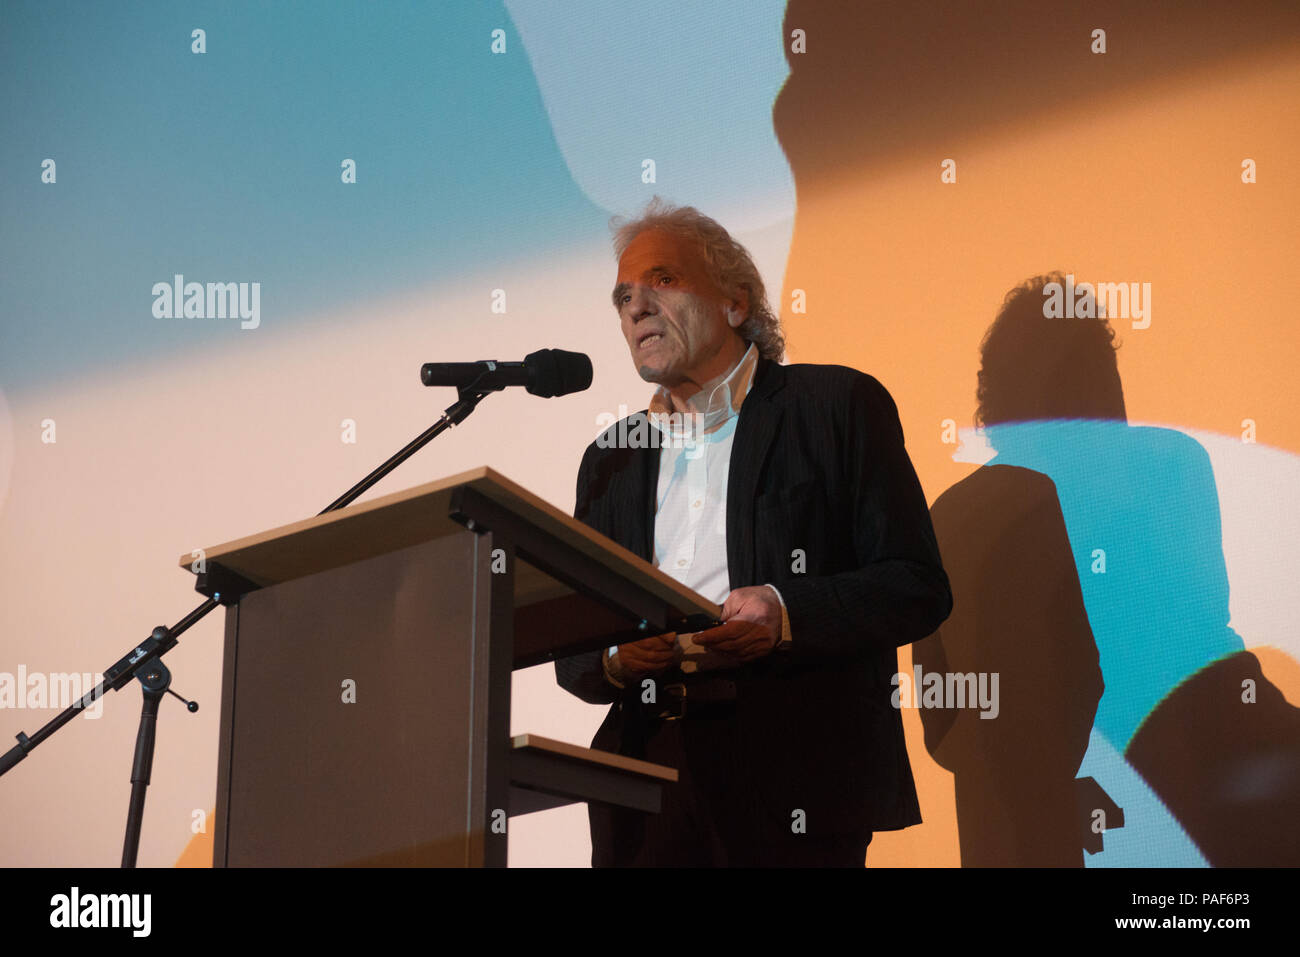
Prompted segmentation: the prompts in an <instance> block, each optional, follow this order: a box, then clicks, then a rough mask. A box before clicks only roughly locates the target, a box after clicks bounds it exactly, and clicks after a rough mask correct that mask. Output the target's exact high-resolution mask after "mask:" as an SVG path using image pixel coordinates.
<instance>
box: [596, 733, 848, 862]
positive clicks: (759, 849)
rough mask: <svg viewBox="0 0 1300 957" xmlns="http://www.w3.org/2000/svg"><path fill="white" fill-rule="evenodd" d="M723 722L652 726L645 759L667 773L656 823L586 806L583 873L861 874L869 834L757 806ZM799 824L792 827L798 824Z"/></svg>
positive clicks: (753, 777)
mask: <svg viewBox="0 0 1300 957" xmlns="http://www.w3.org/2000/svg"><path fill="white" fill-rule="evenodd" d="M742 733H743V729H742V728H741V726H740V722H739V721H737V720H735V718H734V716H732V715H731V714H730V713H728V712H726V711H723V712H722V713H721V714H718V713H710V714H707V715H696V714H692V715H688V716H687V717H686V718H684V719H682V720H679V721H661V720H653V721H651V722H650V725H649V728H648V729H647V735H646V754H645V760H647V761H651V762H654V763H655V764H663V765H667V766H669V767H674V768H677V770H678V782H677V784H675V785H674V784H669V785H666V786H665V789H664V804H663V808H662V810H661V811H660V813H659V814H647V813H644V812H641V811H633V810H629V809H627V808H619V807H611V806H608V805H603V804H589V805H588V814H589V817H590V820H591V847H592V853H591V863H592V866H593V867H863V866H864V865H865V862H866V856H867V845H868V844H870V843H871V832H870V831H869V830H863V831H860V832H855V833H842V832H841V833H827V832H825V831H824V830H819V829H818V827H817V826H816V822H815V821H804V822H800V820H799V818H800V814H799V811H800V809H798V808H786V807H773V806H770V805H769V804H768V803H767V802H765V801H764V800H763V798H762V794H761V790H762V789H761V788H759V787H756V786H755V784H756V782H759V781H761V775H762V774H763V769H762V768H761V767H747V766H745V764H746V762H745V761H744V759H743V758H742V757H741V755H743V754H745V753H746V752H745V750H744V749H742V748H741V747H739V746H738V745H739V736H740V735H741V734H742ZM801 823H802V827H801V826H800V824H801Z"/></svg>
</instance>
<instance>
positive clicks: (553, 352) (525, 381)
mask: <svg viewBox="0 0 1300 957" xmlns="http://www.w3.org/2000/svg"><path fill="white" fill-rule="evenodd" d="M420 381H421V382H423V383H424V384H425V385H430V386H432V385H451V386H455V387H456V388H457V389H465V388H468V387H470V386H472V387H473V389H474V391H475V392H499V391H500V390H502V389H504V388H506V387H508V386H516V385H521V386H523V387H524V388H525V389H527V390H528V391H529V392H530V393H532V394H533V395H540V396H541V397H542V398H543V399H550V398H553V397H555V396H557V395H568V394H569V393H570V392H581V391H582V390H583V389H587V388H590V387H591V357H590V356H588V355H586V354H585V353H582V352H565V351H564V350H563V349H539V350H537V351H536V352H532V353H529V354H528V355H527V356H526V357H525V358H524V361H523V362H497V361H496V360H494V359H483V360H481V361H479V362H426V363H425V364H424V365H422V366H420Z"/></svg>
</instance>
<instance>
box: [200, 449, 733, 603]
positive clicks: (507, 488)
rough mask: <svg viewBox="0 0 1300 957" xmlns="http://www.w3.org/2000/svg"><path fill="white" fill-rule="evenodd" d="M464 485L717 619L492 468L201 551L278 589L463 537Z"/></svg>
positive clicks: (521, 578)
mask: <svg viewBox="0 0 1300 957" xmlns="http://www.w3.org/2000/svg"><path fill="white" fill-rule="evenodd" d="M461 487H468V488H472V489H474V490H475V491H476V492H478V493H480V494H481V495H483V496H485V497H486V498H489V499H491V500H492V501H493V502H495V503H496V504H498V505H501V506H504V507H505V508H507V509H509V510H510V511H511V512H513V513H514V514H516V515H518V516H519V517H520V518H522V519H524V520H525V521H527V522H529V523H531V524H532V525H534V526H536V527H537V528H539V529H541V530H542V531H543V532H545V533H547V534H550V535H553V536H555V537H556V538H558V539H560V540H561V541H563V542H564V543H565V544H566V545H569V546H572V547H574V548H577V549H579V550H581V551H582V552H583V553H584V554H586V555H588V556H590V557H592V558H595V559H597V560H598V561H600V562H601V564H603V565H606V566H608V567H610V568H612V569H614V570H615V571H618V572H619V573H620V574H623V575H624V576H626V577H628V578H632V579H634V580H636V581H637V583H638V584H639V585H640V586H641V587H643V588H645V589H646V590H647V591H649V592H651V593H653V594H654V595H656V597H659V598H662V599H664V600H665V601H667V602H669V603H670V604H672V605H673V606H674V607H676V608H677V609H678V610H679V611H681V612H682V613H683V614H687V615H689V614H707V615H710V616H714V617H716V616H717V615H718V613H719V611H720V609H719V608H718V606H717V605H715V604H714V603H712V602H710V601H707V600H705V599H704V598H703V597H701V596H700V595H698V594H696V593H695V592H694V591H692V590H691V589H689V588H687V587H686V586H684V585H682V584H681V583H680V582H678V581H676V580H675V579H673V578H671V577H669V576H668V575H666V574H664V573H663V572H661V571H660V570H659V569H658V568H655V567H654V566H653V565H651V564H650V563H649V562H646V561H644V560H643V559H641V558H640V557H638V556H637V555H635V554H633V553H632V552H630V551H628V550H627V549H626V548H623V547H622V546H621V545H619V544H617V543H616V542H613V541H611V540H610V539H608V538H606V537H605V536H604V535H601V534H600V533H599V532H596V531H594V530H593V529H590V528H588V527H587V526H586V525H584V524H583V523H582V522H579V521H578V520H577V519H575V518H573V517H572V516H570V515H566V514H565V513H564V512H562V511H560V510H559V509H558V508H556V507H555V506H554V505H552V504H551V503H550V502H547V501H546V500H545V499H543V498H541V497H539V496H537V495H534V494H533V493H532V492H530V491H528V490H527V489H526V488H524V487H523V486H521V485H518V484H516V483H515V482H512V481H510V479H508V478H506V477H505V476H503V475H501V474H500V473H499V472H495V471H493V470H492V469H490V468H488V467H487V466H479V467H478V468H475V469H471V470H469V471H467V472H461V473H460V474H458V475H450V476H448V477H446V478H442V479H438V480H436V481H433V482H427V483H425V484H424V485H417V486H414V487H413V488H408V489H403V490H401V491H398V492H393V493H392V494H389V495H384V496H381V497H379V498H375V499H370V500H368V501H364V502H357V503H354V504H352V505H349V506H348V507H347V508H342V509H339V510H338V511H334V512H329V513H327V514H325V515H317V516H313V517H312V518H306V519H303V520H301V521H298V522H293V523H291V524H289V525H282V526H280V527H279V528H272V529H268V530H266V531H264V532H258V533H256V534H254V535H248V536H245V537H244V538H240V539H236V540H234V541H231V542H225V543H223V544H221V545H215V546H213V547H211V548H206V549H204V551H203V557H204V560H205V561H210V562H218V563H220V564H221V565H222V566H223V567H225V568H228V569H229V570H231V571H233V572H236V573H238V574H240V575H242V576H243V577H244V578H247V579H248V580H249V581H251V582H254V583H255V584H257V585H260V586H262V587H267V586H270V585H275V584H279V583H280V582H285V581H289V580H291V579H294V578H300V577H302V576H304V575H311V574H315V573H316V572H321V571H325V570H327V569H330V568H337V567H339V566H341V565H346V564H350V563H352V562H356V561H361V560H363V559H366V558H370V557H373V556H375V555H380V554H384V553H386V552H391V551H396V550H397V549H401V548H407V547H410V546H412V545H418V544H420V543H421V542H426V541H429V540H431V539H434V538H440V537H442V536H444V535H451V534H456V533H461V534H463V533H464V532H465V527H464V526H463V525H461V524H460V523H459V522H457V521H456V520H455V519H453V518H452V517H451V514H450V513H451V500H452V494H453V492H454V491H455V490H456V489H458V488H461ZM179 564H180V566H181V567H182V568H187V569H190V570H193V566H194V564H195V559H194V556H193V555H192V554H189V553H187V554H184V555H181V557H180V560H179ZM523 564H524V563H521V565H523ZM517 578H518V582H517V589H516V590H517V592H526V593H528V594H529V597H530V599H532V600H539V599H541V598H547V597H555V596H558V595H563V594H567V593H569V589H568V588H567V587H565V586H564V585H562V584H560V583H559V582H555V581H554V580H553V579H550V578H547V577H546V576H544V575H542V574H541V573H540V572H538V571H536V570H535V569H531V568H530V570H529V572H528V573H525V574H520V575H518V576H517Z"/></svg>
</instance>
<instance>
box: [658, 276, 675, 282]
mask: <svg viewBox="0 0 1300 957" xmlns="http://www.w3.org/2000/svg"><path fill="white" fill-rule="evenodd" d="M659 281H660V282H672V281H673V277H672V276H660V277H659Z"/></svg>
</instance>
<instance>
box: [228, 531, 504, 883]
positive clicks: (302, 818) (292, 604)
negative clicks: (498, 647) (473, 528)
mask: <svg viewBox="0 0 1300 957" xmlns="http://www.w3.org/2000/svg"><path fill="white" fill-rule="evenodd" d="M474 539H475V536H474V535H473V534H472V533H470V532H463V533H457V534H453V535H451V536H448V537H445V538H440V539H435V540H433V541H429V542H425V543H423V544H420V545H416V546H412V547H409V548H404V549H401V550H399V551H394V552H390V553H388V554H384V555H380V556H377V557H374V558H370V559H366V560H364V561H361V562H357V563H355V564H352V565H347V566H343V567H340V568H335V569H330V570H328V571H324V572H321V573H319V574H315V575H310V576H307V577H304V578H299V579H295V580H293V581H289V582H284V583H282V584H279V585H275V586H273V587H270V588H265V589H262V590H261V591H257V592H253V593H250V594H248V595H246V596H245V597H244V598H243V599H242V601H241V603H240V609H239V617H238V626H237V628H236V629H235V631H236V636H235V639H234V640H235V641H236V642H237V648H236V649H235V654H234V655H233V660H234V668H233V670H234V672H235V681H236V688H235V693H234V695H233V696H232V697H231V713H230V714H229V715H227V714H225V713H223V715H222V723H223V726H224V725H226V724H227V723H229V727H230V730H229V740H230V745H229V758H228V760H229V767H228V768H227V769H226V779H227V780H228V793H227V795H226V796H227V799H228V800H227V807H228V812H227V815H226V821H225V822H224V823H225V825H226V828H227V834H226V852H227V853H226V857H227V863H228V864H229V865H230V866H235V867H239V866H309V867H310V866H332V865H348V864H368V863H383V864H389V865H401V864H409V865H441V866H463V865H466V864H474V863H479V861H476V860H473V859H472V857H473V856H474V851H473V848H472V846H471V841H470V840H469V837H468V832H469V825H468V822H469V819H470V817H471V807H472V804H471V800H470V796H469V793H468V792H469V787H468V782H469V780H470V764H471V754H470V749H471V740H470V733H471V706H472V701H471V687H472V684H473V681H474V677H473V675H472V665H473V647H474V629H475V627H476V626H477V627H482V625H483V623H482V622H476V616H475V614H474V603H475V602H474V599H475V580H476V574H475V573H476V571H477V573H478V574H477V579H478V580H479V581H482V580H483V577H484V575H486V574H488V569H487V565H486V558H487V556H486V555H485V554H484V553H483V551H482V549H476V548H475V541H474ZM477 566H481V567H477ZM479 617H481V616H479Z"/></svg>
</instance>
